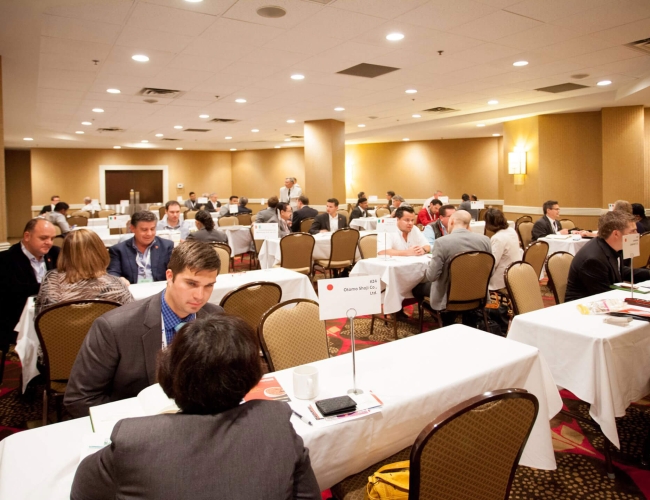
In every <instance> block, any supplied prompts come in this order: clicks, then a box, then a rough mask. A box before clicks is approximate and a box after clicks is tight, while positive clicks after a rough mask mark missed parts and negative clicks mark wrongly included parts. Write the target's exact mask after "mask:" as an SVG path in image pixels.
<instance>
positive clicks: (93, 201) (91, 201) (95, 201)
mask: <svg viewBox="0 0 650 500" xmlns="http://www.w3.org/2000/svg"><path fill="white" fill-rule="evenodd" d="M90 204H91V205H93V206H95V205H96V206H100V205H99V200H96V199H94V198H93V199H92V200H90Z"/></svg>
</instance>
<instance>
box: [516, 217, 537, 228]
mask: <svg viewBox="0 0 650 500" xmlns="http://www.w3.org/2000/svg"><path fill="white" fill-rule="evenodd" d="M522 222H533V218H532V217H531V216H530V215H522V216H521V217H519V218H518V219H517V220H516V221H515V229H516V228H518V227H519V224H521V223H522Z"/></svg>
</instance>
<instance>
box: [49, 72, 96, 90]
mask: <svg viewBox="0 0 650 500" xmlns="http://www.w3.org/2000/svg"><path fill="white" fill-rule="evenodd" d="M94 79H95V74H94V73H88V72H85V71H66V70H56V69H46V70H42V71H40V72H39V75H38V86H39V87H40V88H44V89H62V90H86V89H88V88H89V87H90V86H91V85H92V83H93V80H94Z"/></svg>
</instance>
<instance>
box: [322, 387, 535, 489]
mask: <svg viewBox="0 0 650 500" xmlns="http://www.w3.org/2000/svg"><path fill="white" fill-rule="evenodd" d="M538 411H539V402H538V400H537V398H536V397H535V395H533V394H530V393H529V392H528V391H526V390H525V389H500V390H497V391H492V392H486V393H484V394H481V395H480V396H475V397H473V398H471V399H468V400H467V401H464V402H463V403H460V404H458V405H456V406H454V407H453V408H451V409H449V410H447V411H446V412H444V413H442V414H441V415H439V416H438V417H436V418H435V419H434V420H433V421H432V422H430V423H429V424H428V425H427V426H426V427H425V428H424V429H423V430H422V432H420V434H419V435H418V437H417V438H416V440H415V443H414V444H413V446H412V447H410V448H406V449H405V450H402V451H400V452H398V453H396V454H395V455H393V456H391V457H388V458H386V459H385V460H382V461H381V462H379V463H376V464H374V465H371V466H370V467H368V468H367V469H365V470H363V471H361V472H359V473H358V474H355V475H353V476H349V477H347V478H346V479H344V480H343V481H341V482H340V483H338V484H336V485H334V486H333V487H332V488H331V491H332V494H333V495H334V498H335V499H337V500H363V498H364V494H365V492H366V486H367V484H368V478H369V476H372V475H373V474H374V473H375V472H376V471H377V470H378V469H379V468H381V467H383V466H384V465H387V464H391V463H395V462H401V461H403V460H409V459H410V463H409V470H410V474H409V491H408V498H409V500H428V499H434V498H435V499H436V500H458V499H472V500H507V498H508V497H509V495H510V489H511V487H512V481H513V479H514V477H515V471H516V470H517V464H518V463H519V459H520V458H521V455H522V453H523V451H524V447H525V446H526V442H527V441H528V437H529V436H530V433H531V431H532V429H533V425H534V424H535V419H536V418H537V413H538Z"/></svg>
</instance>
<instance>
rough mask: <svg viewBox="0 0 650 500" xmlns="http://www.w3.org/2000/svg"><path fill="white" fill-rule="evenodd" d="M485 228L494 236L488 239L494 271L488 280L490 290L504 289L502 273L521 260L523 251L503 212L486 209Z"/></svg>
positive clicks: (495, 209)
mask: <svg viewBox="0 0 650 500" xmlns="http://www.w3.org/2000/svg"><path fill="white" fill-rule="evenodd" d="M485 228H486V229H487V230H488V231H492V232H493V233H494V234H493V235H492V237H491V238H490V244H491V246H492V255H494V271H493V272H492V277H491V278H490V285H489V289H490V290H502V289H503V288H505V286H506V284H505V280H504V278H503V273H504V272H505V270H506V269H507V268H508V266H509V265H510V264H512V263H513V262H517V261H518V260H521V259H522V257H523V250H522V249H521V247H520V246H519V238H518V237H517V233H516V232H515V230H514V229H513V228H511V227H510V225H509V224H508V221H507V219H506V217H505V215H503V212H502V211H501V210H499V209H498V208H488V210H487V212H486V213H485Z"/></svg>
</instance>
